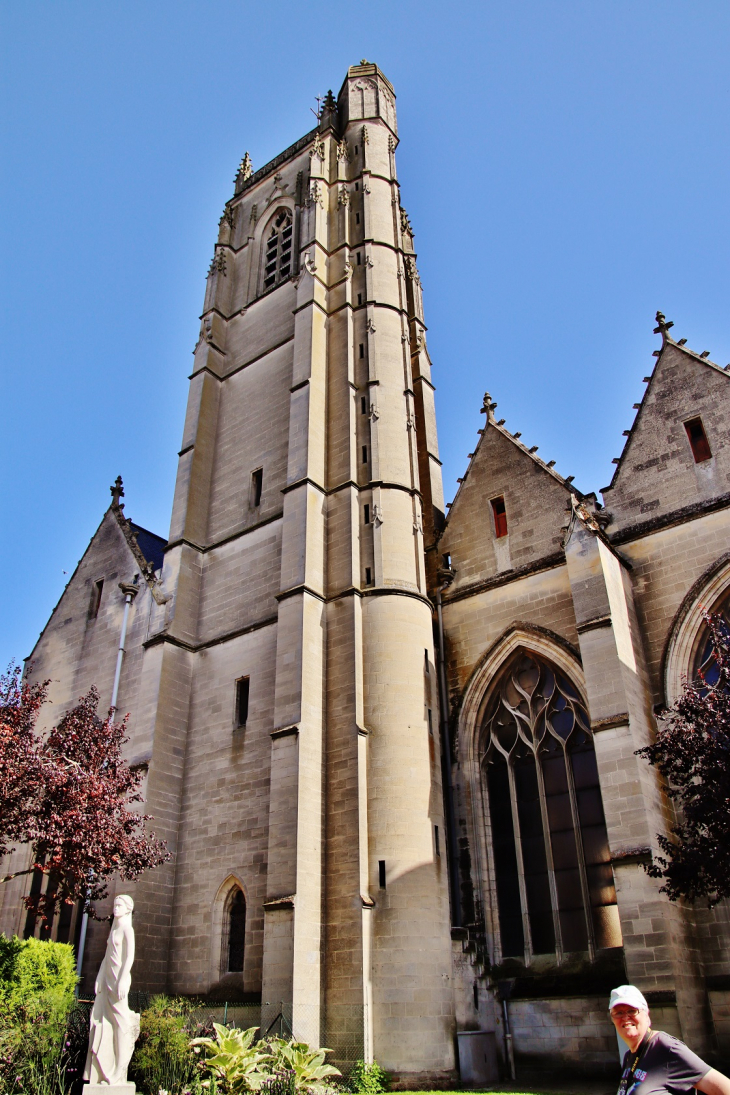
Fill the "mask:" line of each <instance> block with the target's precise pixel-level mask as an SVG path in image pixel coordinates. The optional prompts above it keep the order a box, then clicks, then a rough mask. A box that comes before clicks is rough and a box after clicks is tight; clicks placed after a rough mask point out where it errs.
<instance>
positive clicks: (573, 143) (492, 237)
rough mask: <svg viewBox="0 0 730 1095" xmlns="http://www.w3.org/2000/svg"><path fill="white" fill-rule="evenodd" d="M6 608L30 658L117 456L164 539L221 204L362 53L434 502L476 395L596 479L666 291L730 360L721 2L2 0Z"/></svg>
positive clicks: (300, 129) (0, 654)
mask: <svg viewBox="0 0 730 1095" xmlns="http://www.w3.org/2000/svg"><path fill="white" fill-rule="evenodd" d="M0 20H1V23H2V25H1V26H0V39H1V42H2V44H1V45H0V50H2V74H1V79H2V99H3V104H4V106H3V111H2V121H1V122H0V125H2V133H3V141H2V143H3V149H2V158H3V162H4V167H3V172H4V173H3V177H2V193H1V197H2V222H3V248H2V252H3V295H2V299H3V303H4V323H3V332H2V340H1V343H0V345H1V346H2V354H3V366H2V368H3V383H2V408H3V414H2V423H3V429H2V434H1V444H2V471H3V474H2V480H1V489H2V501H1V505H2V567H1V568H0V581H1V582H2V590H1V596H0V605H1V606H2V608H1V610H0V611H1V612H2V626H1V628H0V647H1V649H0V666H3V665H5V664H7V662H8V661H9V659H10V658H12V657H14V658H16V659H21V658H22V657H24V656H25V655H27V654H28V653H29V651H30V650H31V648H32V646H33V643H34V641H35V638H36V637H37V634H38V632H39V630H40V629H41V627H42V626H43V624H44V623H45V621H46V619H47V617H48V615H49V614H50V611H51V609H52V608H53V605H54V604H55V602H56V600H57V599H58V597H59V595H60V593H61V591H62V589H63V586H64V583H65V581H66V580H67V575H64V571H67V572H68V575H70V573H71V572H72V571H73V568H74V566H75V564H76V562H77V560H78V559H79V557H80V556H81V554H82V552H83V551H84V549H85V547H86V544H87V543H88V540H89V538H90V537H91V535H92V533H93V532H94V530H95V528H96V526H97V524H98V522H99V520H100V518H101V516H102V514H103V512H104V510H105V508H106V506H107V505H108V503H109V485H110V483H111V482H112V480H113V479H114V477H115V476H116V475H117V474H119V473H121V474H122V475H123V477H124V482H125V487H126V492H127V497H126V502H127V509H126V512H127V514H128V515H129V516H131V517H132V518H133V519H134V520H135V521H137V522H139V523H140V524H142V525H145V526H146V527H148V528H150V529H152V530H153V531H156V532H159V533H161V534H163V535H167V529H168V522H169V514H170V506H171V501H172V491H173V485H174V477H175V469H176V463H177V459H176V452H177V450H178V448H179V444H180V437H181V434H182V421H183V412H184V406H185V400H186V395H187V379H186V378H187V375H188V373H189V371H190V366H191V362H192V358H191V350H192V348H193V345H194V344H195V341H196V339H197V333H198V328H199V322H198V318H197V317H198V315H199V313H200V311H201V307H202V300H203V289H204V279H205V273H206V270H207V267H208V264H209V262H210V258H211V255H212V250H213V242H214V239H215V235H216V230H217V222H218V218H219V216H220V213H221V210H222V208H223V204H224V202H225V201H226V200H227V199H228V198H229V197H230V196H231V194H232V180H233V176H234V174H235V170H236V166H237V164H238V161H239V160H240V158H241V156H242V154H243V152H244V151H245V150H246V149H248V150H249V151H250V153H251V156H252V158H253V162H254V166H255V167H260V166H261V165H262V164H264V163H265V162H266V161H267V160H269V159H270V158H271V157H273V156H274V155H276V154H277V153H278V152H280V151H281V150H282V149H284V148H285V147H286V146H287V145H289V144H291V143H292V142H293V141H295V140H296V139H297V138H298V137H300V136H301V135H302V134H303V133H305V132H306V131H307V130H308V129H310V128H311V126H312V125H313V121H314V120H313V117H312V114H311V112H310V107H313V106H315V96H316V95H318V94H322V93H323V92H324V91H326V90H327V88H329V87H331V88H333V89H334V90H335V92H336V91H337V89H338V88H339V86H340V83H341V81H342V79H343V77H344V75H345V72H346V69H347V66H348V65H350V64H353V63H355V62H357V61H359V60H360V58H362V57H367V58H368V59H369V60H371V61H375V62H376V63H377V64H378V65H380V67H381V68H382V69H383V71H384V72H385V73H386V75H387V76H388V77H389V78H390V80H391V81H392V82H393V84H394V86H395V90H396V93H397V96H398V115H399V124H400V135H401V145H400V148H399V150H398V167H399V175H400V180H401V184H402V196H403V201H404V204H405V206H406V208H407V210H408V213H409V215H410V217H411V221H412V224H413V227H414V230H415V233H416V246H417V249H418V255H419V266H420V269H421V274H422V279H423V283H424V288H425V308H426V321H427V323H428V325H429V349H430V351H431V355H432V358H433V360H434V363H435V368H434V379H435V383H436V385H437V410H438V415H439V433H440V442H441V451H442V457H443V460H444V475H445V484H446V494H447V498H451V497H453V494H454V487H455V480H456V477H457V476H458V475H460V474H461V473H462V471H463V468H464V467H465V465H466V454H467V452H469V451H470V450H472V449H473V447H474V442H475V440H476V430H477V428H478V427H479V425H480V423H481V419H480V415H479V408H480V406H481V399H482V394H483V392H484V390H485V389H489V391H490V392H491V393H492V395H493V397H494V398H495V399H497V401H498V403H499V414H500V415H504V417H506V419H507V425H508V427H509V428H511V429H512V430H517V429H519V430H521V431H522V435H523V439H524V440H525V441H526V442H527V443H528V445H532V444H537V445H539V446H540V455H541V456H544V457H545V459H548V460H549V459H551V458H554V459H556V460H557V468H558V470H559V471H560V472H562V473H563V474H564V475H568V474H571V473H572V474H574V475H575V476H576V483H577V485H578V486H579V487H580V488H581V489H583V490H585V491H588V490H598V489H599V488H600V487H602V486H604V485H605V484H606V483H608V481H609V479H610V476H611V471H612V464H611V458H612V457H614V456H616V455H618V453H619V451H620V447H621V442H622V430H623V429H625V428H628V426H629V425H630V424H631V421H632V417H633V411H632V404H633V403H634V402H635V401H638V399H639V397H640V395H641V393H642V391H643V385H642V382H641V378H642V377H643V376H644V375H645V374H647V373H648V372H649V370H650V369H651V366H652V363H653V358H652V356H651V353H652V350H654V349H655V348H656V347H657V345H658V340H657V339H656V337H655V336H654V335H652V327H653V326H654V323H653V317H654V313H655V312H656V310H657V308H661V309H662V310H663V311H664V312H666V314H667V316H668V317H669V318H671V319H673V320H674V321H675V324H676V326H675V329H674V332H673V333H675V334H676V335H677V337H681V336H684V337H686V338H687V339H688V341H689V344H690V345H691V346H692V347H693V348H695V349H697V350H699V351H701V350H705V349H709V350H711V351H712V353H711V357H712V359H713V360H714V361H716V362H718V363H719V364H721V365H724V364H726V362H728V361H730V317H729V316H728V311H727V303H728V289H729V288H730V286H729V284H728V281H729V278H728V275H729V262H730V247H729V246H728V245H729V243H730V240H729V238H728V236H729V232H728V194H729V193H730V190H729V187H728V164H729V156H730V151H729V150H730V141H729V140H728V118H730V109H729V106H730V104H729V103H728V98H729V91H728V82H729V79H730V77H729V70H728V56H729V55H730V6H728V4H727V3H726V2H724V3H720V2H716V3H708V2H702V0H699V2H695V3H692V4H689V3H686V2H684V0H683V2H681V3H677V2H672V0H669V2H666V0H664V2H662V3H658V2H653V0H642V2H641V3H636V0H632V2H623V0H610V2H604V3H596V2H594V0H584V2H581V3H573V2H561V0H543V2H534V0H523V2H519V0H495V2H463V3H452V4H444V3H436V2H434V0H420V2H415V0H387V2H382V0H368V3H365V4H362V3H358V4H353V3H348V2H346V0H345V2H342V3H339V4H329V5H327V4H324V5H323V4H302V3H293V2H291V0H279V2H278V3H275V4H274V3H271V4H259V3H257V4H253V3H247V2H241V0H239V2H232V0H197V2H191V0H174V2H172V0H144V2H140V0H123V2H121V0H117V2H105V3H102V4H100V3H98V2H97V0H94V2H80V0H64V2H59V0H56V2H55V3H54V2H51V3H48V2H46V3H39V2H37V0H23V3H16V4H11V3H9V2H6V3H5V4H3V5H2V8H1V10H0Z"/></svg>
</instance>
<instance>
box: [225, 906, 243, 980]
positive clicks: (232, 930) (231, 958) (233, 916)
mask: <svg viewBox="0 0 730 1095" xmlns="http://www.w3.org/2000/svg"><path fill="white" fill-rule="evenodd" d="M227 914H228V972H229V973H243V952H244V944H245V938H246V898H245V897H244V896H243V891H242V890H239V889H238V887H236V889H235V890H233V892H232V893H231V895H230V897H229V900H228V908H227Z"/></svg>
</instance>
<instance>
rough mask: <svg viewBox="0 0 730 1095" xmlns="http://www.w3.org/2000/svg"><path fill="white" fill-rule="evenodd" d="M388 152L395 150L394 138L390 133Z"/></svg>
mask: <svg viewBox="0 0 730 1095" xmlns="http://www.w3.org/2000/svg"><path fill="white" fill-rule="evenodd" d="M388 152H395V140H394V139H393V137H392V135H391V136H389V137H388Z"/></svg>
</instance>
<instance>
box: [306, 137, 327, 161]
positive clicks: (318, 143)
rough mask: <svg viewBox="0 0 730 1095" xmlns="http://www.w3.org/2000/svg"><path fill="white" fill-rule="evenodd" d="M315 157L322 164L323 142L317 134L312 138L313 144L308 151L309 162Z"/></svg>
mask: <svg viewBox="0 0 730 1095" xmlns="http://www.w3.org/2000/svg"><path fill="white" fill-rule="evenodd" d="M315 156H319V158H320V160H322V162H324V140H323V139H322V137H321V136H320V135H319V133H318V134H317V136H316V137H315V138H314V144H313V145H312V147H311V148H310V150H309V158H310V160H311V159H314V157H315Z"/></svg>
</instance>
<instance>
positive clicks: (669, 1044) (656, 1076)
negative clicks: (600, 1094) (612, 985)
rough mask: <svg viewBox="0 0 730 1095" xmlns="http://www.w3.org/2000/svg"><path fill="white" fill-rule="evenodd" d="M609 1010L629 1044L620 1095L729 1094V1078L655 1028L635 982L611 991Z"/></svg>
mask: <svg viewBox="0 0 730 1095" xmlns="http://www.w3.org/2000/svg"><path fill="white" fill-rule="evenodd" d="M608 1010H609V1013H610V1015H611V1019H612V1020H613V1025H614V1026H615V1027H616V1030H617V1031H618V1033H619V1035H620V1036H621V1038H623V1040H624V1042H626V1044H627V1046H628V1047H629V1048H628V1050H627V1052H626V1054H625V1056H624V1062H623V1072H622V1074H621V1083H620V1084H619V1089H618V1095H665V1093H666V1092H669V1093H670V1095H683V1093H685V1092H691V1091H692V1090H693V1089H694V1090H697V1091H702V1092H704V1093H705V1095H730V1080H728V1078H727V1076H723V1074H722V1073H721V1072H718V1071H717V1069H715V1068H710V1066H709V1065H708V1064H706V1063H705V1061H703V1060H702V1058H701V1057H698V1056H697V1054H696V1053H693V1052H692V1050H691V1049H688V1048H687V1046H686V1045H685V1044H684V1042H680V1040H679V1038H673V1037H672V1035H671V1034H665V1033H664V1031H663V1030H652V1029H651V1021H650V1018H649V1005H648V1004H647V1002H646V1000H645V999H644V997H643V995H642V994H641V993H640V992H639V990H638V989H637V988H636V986H635V985H620V986H619V987H618V988H617V989H614V990H613V991H612V993H611V1002H610V1004H609V1005H608Z"/></svg>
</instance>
